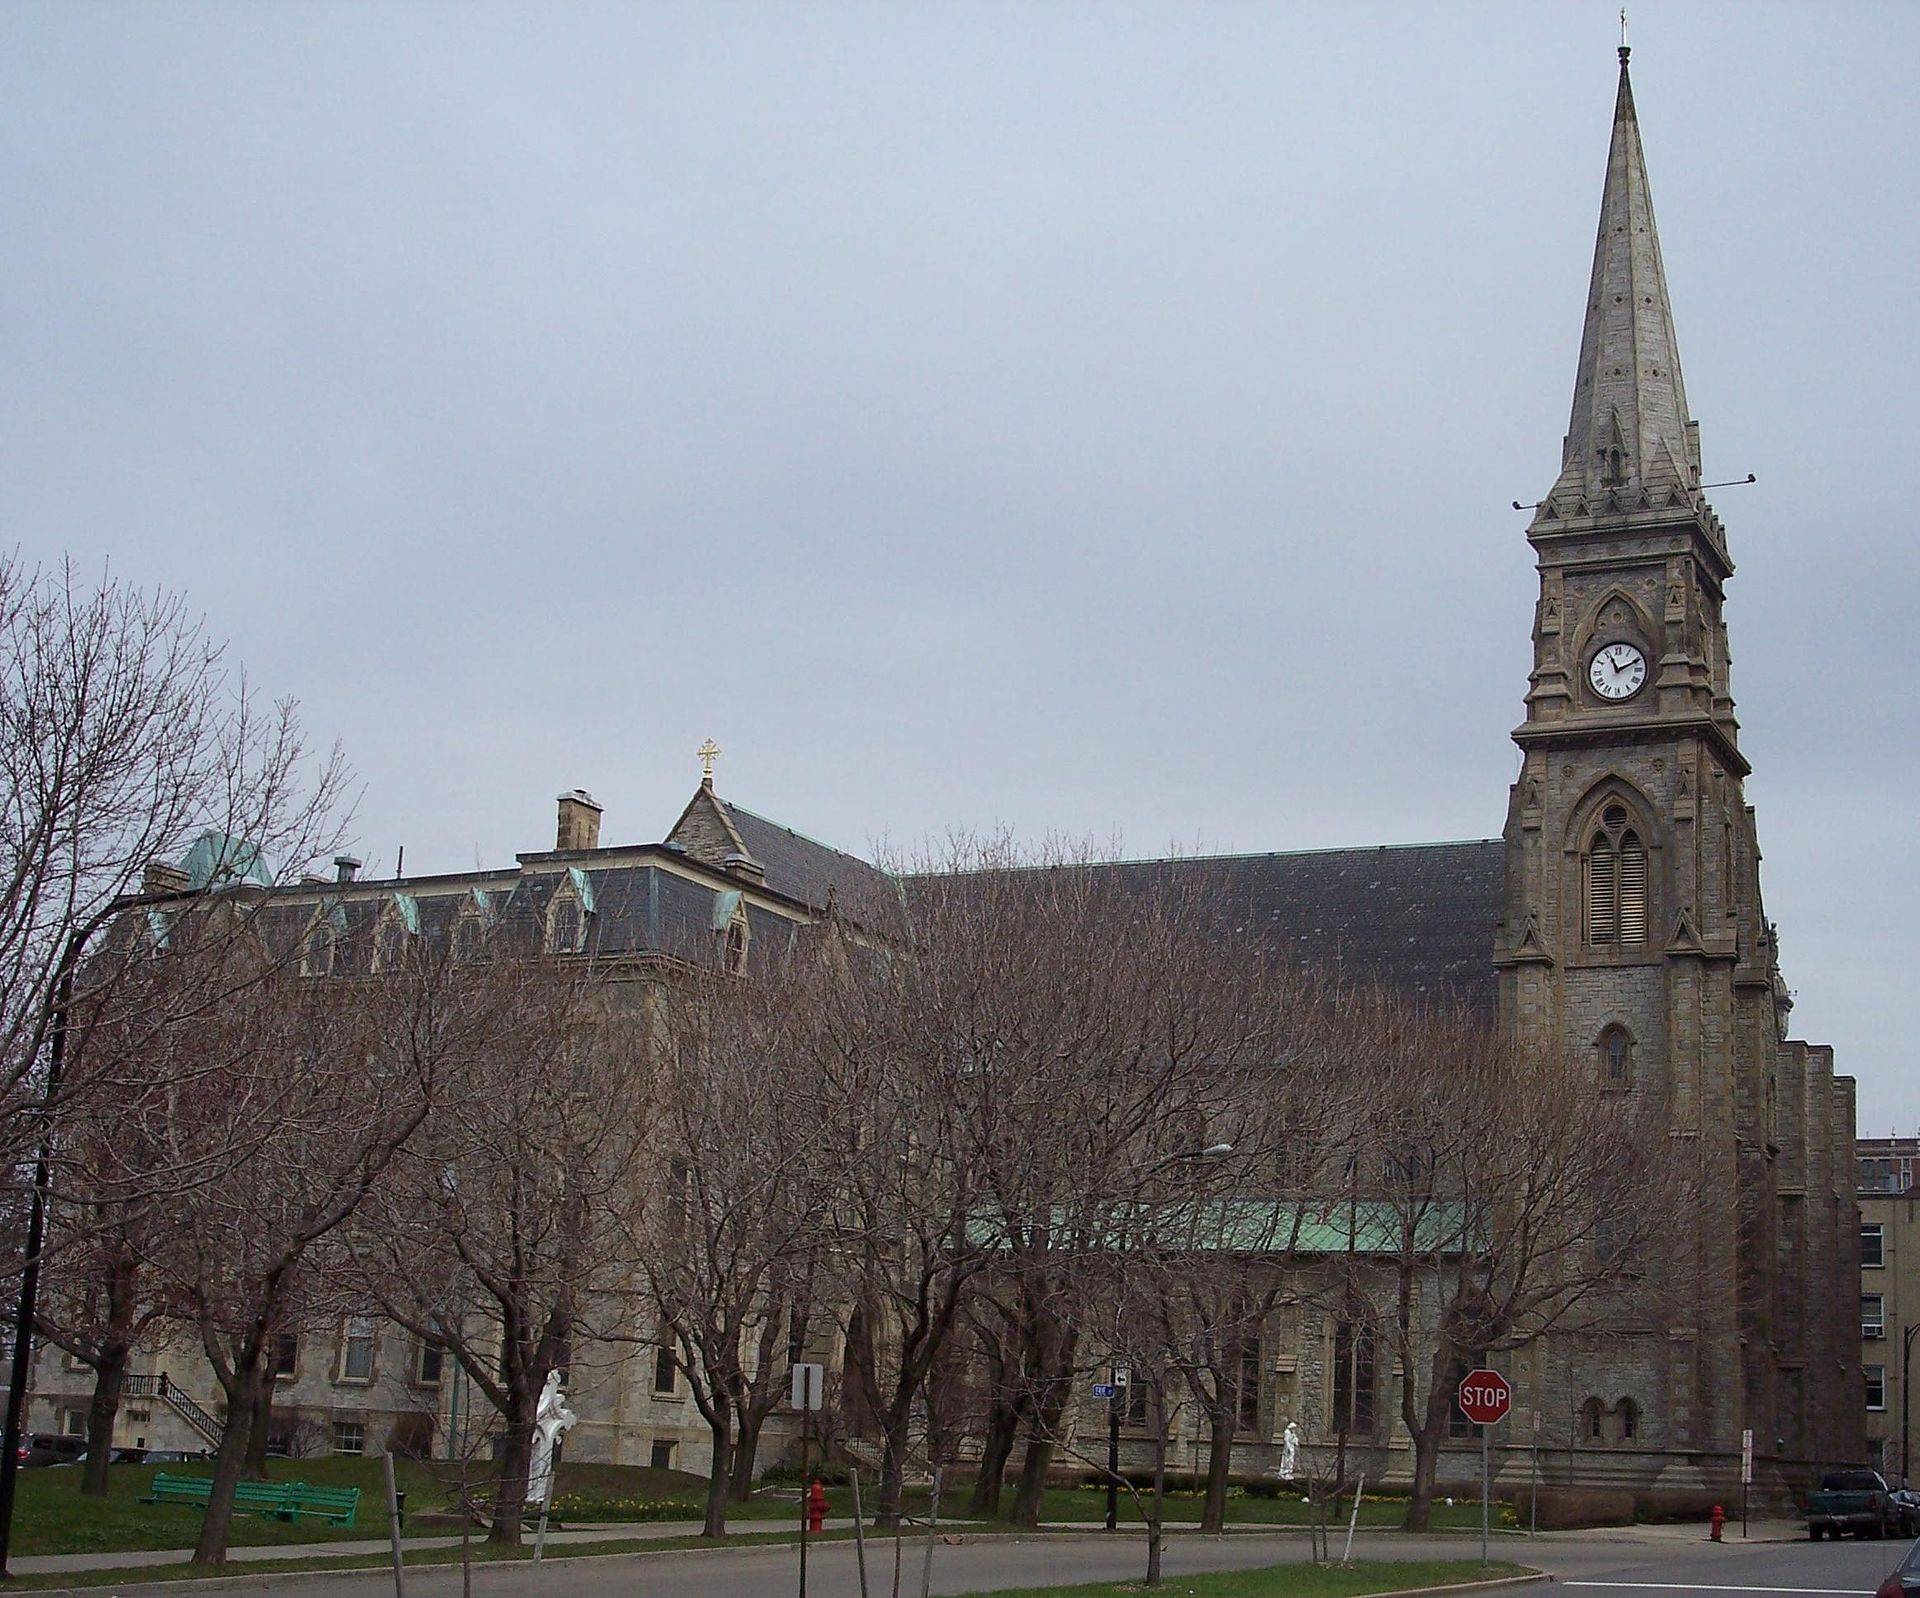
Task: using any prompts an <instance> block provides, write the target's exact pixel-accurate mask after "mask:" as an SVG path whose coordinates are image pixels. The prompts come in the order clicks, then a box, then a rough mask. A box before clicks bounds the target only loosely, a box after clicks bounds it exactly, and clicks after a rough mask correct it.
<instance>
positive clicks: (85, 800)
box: [0, 555, 346, 1172]
mask: <svg viewBox="0 0 1920 1598" xmlns="http://www.w3.org/2000/svg"><path fill="white" fill-rule="evenodd" d="M345 781H346V774H345V769H344V766H343V764H342V762H341V760H340V757H339V755H338V752H337V751H333V752H328V753H321V754H319V755H317V756H315V755H314V754H312V752H311V751H309V750H308V748H307V747H306V743H305V738H304V735H303V733H302V731H301V727H300V723H299V719H298V716H297V714H296V711H295V708H294V706H293V704H292V703H291V702H290V701H289V702H283V703H281V704H279V705H277V706H265V705H263V704H262V703H261V702H260V700H259V698H258V696H257V695H256V694H255V693H254V692H253V691H252V690H251V689H250V688H249V687H248V685H247V683H246V681H245V679H244V677H241V676H240V675H238V674H237V673H235V672H233V671H231V670H230V669H229V668H228V667H227V666H226V664H225V662H224V660H223V651H222V649H221V647H220V646H219V645H218V644H216V643H215V642H214V641H213V640H211V639H210V638H209V637H208V636H207V635H206V633H205V632H204V630H203V629H202V627H201V625H200V623H199V622H197V621H196V620H194V619H193V618H192V617H191V616H190V614H189V613H188V612H187V610H186V607H185V605H184V603H183V602H182V601H181V600H180V599H179V598H178V597H177V596H175V595H171V594H167V593H165V592H153V593H141V592H136V591H134V590H131V589H128V588H126V587H124V586H122V585H121V584H119V583H117V582H116V581H114V580H113V579H112V577H111V576H103V577H102V578H101V579H100V580H99V581H98V582H96V583H91V584H89V583H87V582H85V581H84V580H82V579H81V578H80V577H79V575H78V574H77V573H76V572H75V571H74V570H73V568H72V567H71V566H63V567H55V568H51V569H41V568H36V567H31V566H28V565H25V564H23V563H22V562H21V561H20V560H19V559H18V558H17V557H15V556H11V555H6V556H0V794H3V795H4V798H3V799H0V1162H3V1163H4V1168H5V1169H6V1170H8V1171H9V1172H16V1171H23V1170H25V1169H26V1168H27V1166H26V1163H25V1159H24V1157H25V1155H26V1153H27V1151H28V1150H29V1149H31V1148H32V1147H34V1146H35V1145H36V1144H39V1143H41V1142H43V1141H44V1140H45V1138H46V1136H47V1133H48V1130H49V1118H50V1117H54V1116H57V1114H58V1113H59V1112H60V1111H61V1109H62V1107H63V1105H64V1104H65V1103H66V1102H69V1101H71V1100H73V1099H74V1098H76V1097H77V1096H78V1095H79V1094H81V1093H83V1092H91V1093H100V1092H102V1091H104V1090H106V1089H108V1088H110V1087H113V1086H116V1085H117V1084H116V1083H115V1082H112V1081H109V1079H108V1078H107V1076H106V1074H105V1073H103V1072H101V1071H98V1070H96V1071H94V1072H91V1073H85V1074H80V1073H74V1074H71V1075H70V1076H69V1078H68V1082H67V1085H66V1086H65V1088H64V1089H63V1090H62V1091H61V1093H60V1094H59V1095H58V1096H57V1097H51V1096H50V1095H49V1093H48V1085H49V1084H48V1073H47V1064H48V1057H47V1046H48V1043H49V1041H50V1038H51V1034H52V1029H53V1027H54V1025H55V1021H56V1019H57V1018H58V1017H59V1016H61V1015H63V1014H69V1013H71V1012H73V1011H74V1010H76V1009H80V1008H89V1009H90V1011H91V1015H92V1018H93V1019H94V1021H95V1022H98V1021H100V1020H101V1019H103V1018H105V1017H106V1016H108V1015H109V1014H115V1013H117V1014H119V1015H121V1016H124V1017H141V1018H144V1020H145V1023H146V1026H147V1028H148V1030H149V1031H150V1032H153V1031H157V1030H158V1029H159V1028H161V1027H162V1026H164V1025H165V1024H166V1023H167V1021H168V1020H170V1019H171V1018H172V1015H156V1014H154V1013H153V1011H152V1008H151V1000H152V994H151V993H150V992H139V991H133V992H126V993H125V1002H124V1003H121V1004H118V1005H116V1003H115V1000H116V998H117V997H119V996H121V995H122V993H123V990H124V989H125V983H124V978H125V976H126V972H127V967H126V963H125V962H124V961H120V960H110V959H109V960H87V959H85V958H84V953H85V948H86V945H87V942H88V940H89V939H90V938H92V937H93V936H94V934H96V933H97V932H98V931H99V930H100V929H101V928H102V927H103V926H105V925H107V924H108V923H109V922H110V921H111V920H112V919H113V918H114V917H115V914H116V912H117V910H118V909H119V908H120V907H121V906H122V905H123V904H124V903H125V901H126V900H127V898H128V896H129V895H131V894H134V893H135V892H136V890H138V889H139V888H140V886H141V883H142V878H143V875H144V873H145V872H146V870H147V868H148V867H149V866H150V865H151V864H152V863H153V862H156V861H172V860H177V859H180V858H182V857H184V856H186V855H187V854H188V853H189V846H190V845H193V844H194V843H195V841H196V840H201V849H200V853H201V856H202V858H201V859H200V860H199V861H198V862H197V865H198V866H199V880H198V881H195V880H193V878H191V877H188V878H168V879H166V880H164V881H163V882H161V883H160V884H158V886H159V887H161V888H162V889H163V890H167V891H176V890H178V889H181V888H189V889H202V890H204V889H208V888H211V887H214V886H217V885H224V884H228V883H239V882H242V881H253V882H261V881H265V880H269V879H270V878H271V876H272V874H273V873H274V871H276V870H277V871H279V872H280V873H282V874H283V875H285V874H291V873H295V872H298V871H299V870H300V869H301V868H302V867H303V866H304V865H305V864H306V863H307V862H308V861H310V860H311V859H312V858H313V857H314V856H315V855H316V854H318V853H320V852H322V851H324V850H326V849H329V848H331V847H332V845H333V843H334V841H335V838H336V836H337V831H338V825H339V817H338V812H339V807H340V800H341V796H342V790H343V788H344V785H345ZM269 862H273V863H275V864H273V865H270V864H269ZM164 925H165V917H164V913H163V912H160V911H158V910H156V914H155V918H154V925H153V926H151V927H146V928H143V929H142V930H143V931H144V932H145V933H146V935H147V936H149V937H155V936H157V937H161V938H164V936H165V930H164ZM224 925H225V927H226V928H227V929H228V930H229V931H230V932H235V931H237V927H238V923H237V922H236V921H235V920H233V919H229V920H228V921H227V922H226V923H224ZM231 975H232V967H231V966H230V965H228V964H227V963H226V962H216V964H215V967H214V971H213V973H212V974H210V977H209V981H210V982H213V983H217V982H218V981H219V980H221V979H222V977H223V976H224V977H230V976H231ZM170 991H171V992H172V993H173V995H174V996H175V997H176V999H177V1000H180V1001H182V1002H195V1001H196V999H197V1001H199V1002H204V1000H205V999H206V994H205V993H200V994H198V995H195V994H193V993H192V992H191V990H190V989H189V987H188V986H187V985H186V984H184V983H182V982H180V981H178V980H177V979H176V981H175V982H174V983H173V984H172V985H171V989H170ZM178 1013H179V1012H178V1011H175V1012H172V1014H175V1015H177V1014H178ZM141 1057H142V1056H140V1055H139V1054H137V1053H133V1052H127V1053H123V1054H122V1055H121V1056H120V1057H119V1063H120V1064H121V1065H122V1066H124V1067H126V1068H128V1069H129V1070H131V1069H134V1068H136V1067H137V1064H138V1061H139V1060H140V1058H141Z"/></svg>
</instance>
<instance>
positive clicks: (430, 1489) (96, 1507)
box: [13, 1456, 706, 1554]
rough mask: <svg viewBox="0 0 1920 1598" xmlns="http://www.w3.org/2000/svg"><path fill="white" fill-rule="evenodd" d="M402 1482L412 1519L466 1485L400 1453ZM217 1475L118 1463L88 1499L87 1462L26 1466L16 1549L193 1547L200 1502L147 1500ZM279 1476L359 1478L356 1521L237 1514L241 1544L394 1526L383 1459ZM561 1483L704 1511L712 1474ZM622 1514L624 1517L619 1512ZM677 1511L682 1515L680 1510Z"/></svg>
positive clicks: (343, 1461)
mask: <svg viewBox="0 0 1920 1598" xmlns="http://www.w3.org/2000/svg"><path fill="white" fill-rule="evenodd" d="M395 1464H396V1471H397V1484H398V1486H399V1488H400V1491H402V1492H403V1493H405V1494H406V1495H407V1514H408V1518H409V1523H411V1519H412V1516H413V1515H414V1514H416V1513H418V1512H420V1511H422V1510H433V1509H444V1508H445V1507H446V1506H447V1503H448V1499H449V1489H450V1488H456V1487H457V1485H458V1482H457V1478H456V1477H454V1476H453V1475H452V1474H450V1473H451V1471H452V1467H451V1466H448V1465H445V1464H440V1463H435V1464H433V1465H431V1466H428V1465H419V1464H415V1463H413V1462H412V1461H410V1460H398V1461H396V1462H395ZM157 1470H164V1471H166V1472H167V1473H168V1474H170V1475H175V1476H200V1477H209V1478H210V1477H211V1476H212V1475H213V1464H212V1462H211V1461H210V1460H209V1461H203V1462H199V1463H193V1464H185V1465H115V1466H113V1467H112V1468H111V1469H110V1470H109V1471H108V1474H107V1496H106V1497H105V1498H104V1499H101V1498H88V1497H86V1496H85V1495H83V1494H82V1493H81V1491H80V1470H79V1467H77V1466H59V1467H55V1468H51V1469H39V1470H23V1471H21V1472H20V1474H19V1476H18V1478H17V1481H18V1488H17V1497H16V1500H15V1509H14V1521H13V1551H14V1552H15V1553H19V1554H91V1553H107V1552H114V1551H118V1550H121V1549H129V1548H190V1547H192V1546H193V1543H194V1541H195V1539H196V1538H198V1537H199V1535H200V1511H199V1510H198V1509H196V1508H194V1507H192V1506H191V1505H186V1504H143V1503H141V1502H140V1499H141V1497H142V1496H143V1495H144V1494H145V1493H146V1491H147V1483H148V1482H149V1481H151V1480H152V1478H153V1475H154V1472H155V1471H157ZM267 1475H268V1478H269V1479H270V1480H273V1481H304V1482H312V1483H314V1484H316V1485H325V1486H329V1487H358V1488H359V1489H360V1509H359V1513H358V1514H357V1515H356V1516H355V1519H354V1524H353V1525H351V1526H334V1525H330V1524H329V1523H328V1522H326V1521H324V1520H310V1519H301V1520H298V1521H291V1522H289V1521H280V1520H271V1519H268V1518H266V1517H264V1516H261V1515H253V1514H236V1515H235V1516H234V1517H233V1537H232V1542H233V1545H234V1546H235V1547H259V1546H262V1545H267V1544H288V1543H318V1542H341V1541H353V1540H355V1539H363V1538H368V1537H383V1536H385V1535H386V1530H387V1517H386V1485H385V1481H384V1479H383V1477H382V1474H381V1469H380V1461H379V1460H378V1459H377V1458H358V1459H354V1458H347V1457H344V1456H335V1457H331V1458H326V1459H274V1460H269V1461H268V1462H267ZM557 1485H558V1490H559V1491H560V1492H561V1493H563V1494H564V1493H580V1494H585V1495H589V1496H590V1497H591V1498H594V1499H606V1500H610V1501H612V1500H624V1501H627V1502H659V1501H661V1500H663V1499H665V1500H673V1501H679V1500H685V1501H686V1503H687V1504H688V1506H689V1508H688V1510H687V1514H688V1515H690V1516H692V1517H693V1518H695V1519H698V1518H699V1515H700V1508H699V1505H700V1502H701V1497H700V1495H701V1493H702V1492H703V1491H704V1489H705V1485H706V1484H705V1482H704V1481H702V1480H701V1478H699V1477H697V1476H689V1475H686V1474H685V1473H683V1472H681V1471H673V1470H649V1469H646V1468H644V1467H641V1466H635V1465H585V1464H582V1465H574V1464H569V1463H566V1462H564V1461H563V1462H562V1463H561V1466H560V1480H559V1482H558V1484H557ZM609 1518H614V1517H609ZM668 1518H681V1517H679V1516H678V1515H675V1516H671V1517H668Z"/></svg>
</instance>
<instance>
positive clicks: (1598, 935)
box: [1585, 805, 1647, 949]
mask: <svg viewBox="0 0 1920 1598" xmlns="http://www.w3.org/2000/svg"><path fill="white" fill-rule="evenodd" d="M1585 888H1586V893H1585V901H1586V902H1585V909H1586V940H1587V942H1588V943H1589V944H1591V945H1593V947H1595V948H1598V949H1607V948H1615V947H1633V946H1636V945H1639V944H1644V943H1645V942H1646V941H1647V846H1646V844H1645V843H1643V842H1642V841H1641V838H1640V834H1639V833H1638V832H1636V831H1635V830H1634V828H1633V825H1632V817H1631V816H1629V815H1628V814H1627V808H1626V806H1625V805H1608V806H1607V808H1606V811H1605V813H1604V814H1603V815H1602V816H1601V818H1600V826H1599V829H1598V830H1597V831H1596V832H1595V833H1594V835H1593V839H1592V841H1591V842H1589V843H1588V845H1587V857H1586V884H1585Z"/></svg>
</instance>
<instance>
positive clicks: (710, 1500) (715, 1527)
mask: <svg viewBox="0 0 1920 1598" xmlns="http://www.w3.org/2000/svg"><path fill="white" fill-rule="evenodd" d="M707 1430H708V1431H709V1432H711V1433H712V1434H713V1465H712V1467H711V1468H710V1469H709V1470H708V1472H707V1523H706V1524H705V1525H704V1526H702V1527H701V1528H700V1535H701V1536H702V1537H724V1536H726V1534H727V1489H728V1486H729V1484H730V1482H731V1480H732V1467H733V1439H732V1438H731V1437H730V1436H728V1435H727V1432H728V1427H727V1422H726V1421H725V1420H724V1419H721V1420H718V1421H709V1422H708V1423H707ZM800 1490H801V1491H802V1492H803V1493H804V1492H805V1491H806V1490H807V1489H806V1483H805V1482H802V1483H801V1484H800Z"/></svg>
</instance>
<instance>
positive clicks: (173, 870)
mask: <svg viewBox="0 0 1920 1598" xmlns="http://www.w3.org/2000/svg"><path fill="white" fill-rule="evenodd" d="M192 886H193V878H191V877H189V876H188V875H187V874H186V872H184V871H182V870H181V869H180V868H179V867H178V866H170V865H168V864H167V863H166V861H164V860H149V861H148V862H147V866H146V869H145V870H144V871H142V872H141V873H140V891H141V892H142V893H185V892H186V891H187V889H188V888H190V887H192Z"/></svg>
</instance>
